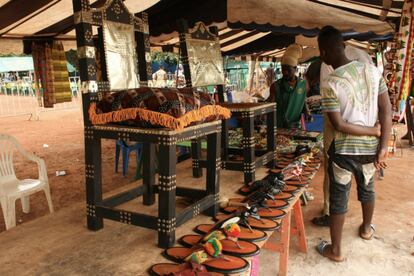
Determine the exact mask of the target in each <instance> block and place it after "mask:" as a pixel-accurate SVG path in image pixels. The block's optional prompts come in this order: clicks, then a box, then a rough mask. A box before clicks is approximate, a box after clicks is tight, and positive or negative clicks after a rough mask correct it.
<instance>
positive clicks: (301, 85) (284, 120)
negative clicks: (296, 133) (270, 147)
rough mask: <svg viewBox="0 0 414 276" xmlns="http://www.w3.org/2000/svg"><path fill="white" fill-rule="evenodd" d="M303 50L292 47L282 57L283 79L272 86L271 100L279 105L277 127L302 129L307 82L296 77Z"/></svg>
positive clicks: (293, 45) (295, 46) (295, 45)
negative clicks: (301, 121)
mask: <svg viewBox="0 0 414 276" xmlns="http://www.w3.org/2000/svg"><path fill="white" fill-rule="evenodd" d="M301 55H302V48H301V47H300V46H299V45H297V44H292V45H290V46H289V47H288V48H287V49H286V51H285V53H284V55H283V57H282V62H281V63H282V75H283V77H282V78H281V79H279V80H278V81H276V82H274V83H273V84H272V85H271V86H270V97H269V99H270V100H271V101H273V102H276V103H277V127H278V128H300V127H301V124H300V119H301V115H302V111H303V110H304V107H305V100H306V81H305V80H304V79H301V78H299V77H296V75H295V74H296V68H297V65H298V60H299V58H300V57H301Z"/></svg>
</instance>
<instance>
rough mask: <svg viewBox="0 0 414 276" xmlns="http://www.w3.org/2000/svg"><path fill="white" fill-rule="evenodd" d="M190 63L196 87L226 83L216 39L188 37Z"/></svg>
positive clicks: (192, 78) (192, 79) (193, 83)
mask: <svg viewBox="0 0 414 276" xmlns="http://www.w3.org/2000/svg"><path fill="white" fill-rule="evenodd" d="M186 44H187V53H188V63H189V65H190V72H191V81H192V85H193V86H194V87H199V86H208V85H218V84H224V72H223V59H222V57H221V52H220V43H219V42H218V41H216V40H200V39H193V38H187V39H186Z"/></svg>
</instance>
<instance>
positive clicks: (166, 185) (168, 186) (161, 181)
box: [158, 174, 177, 192]
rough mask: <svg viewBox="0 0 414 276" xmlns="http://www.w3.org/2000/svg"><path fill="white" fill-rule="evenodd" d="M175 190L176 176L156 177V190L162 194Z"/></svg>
mask: <svg viewBox="0 0 414 276" xmlns="http://www.w3.org/2000/svg"><path fill="white" fill-rule="evenodd" d="M176 188H177V176H176V175H175V174H174V175H169V176H165V175H159V176H158V189H159V191H162V192H169V191H172V190H175V189H176Z"/></svg>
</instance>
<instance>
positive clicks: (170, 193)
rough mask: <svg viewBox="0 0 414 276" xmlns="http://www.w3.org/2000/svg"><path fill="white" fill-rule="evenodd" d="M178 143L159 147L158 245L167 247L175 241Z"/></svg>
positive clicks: (164, 144)
mask: <svg viewBox="0 0 414 276" xmlns="http://www.w3.org/2000/svg"><path fill="white" fill-rule="evenodd" d="M175 147H176V143H169V142H167V143H162V144H160V148H159V155H158V160H159V169H158V170H159V175H158V246H159V247H161V248H167V247H169V246H172V245H173V244H174V242H175V227H176V212H175V208H176V206H175V196H176V188H177V187H176V162H177V157H176V155H175Z"/></svg>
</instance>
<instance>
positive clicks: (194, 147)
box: [191, 139, 203, 178]
mask: <svg viewBox="0 0 414 276" xmlns="http://www.w3.org/2000/svg"><path fill="white" fill-rule="evenodd" d="M191 158H192V159H193V177H195V178H199V177H202V176H203V169H202V168H201V167H200V159H201V139H194V140H191Z"/></svg>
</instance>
